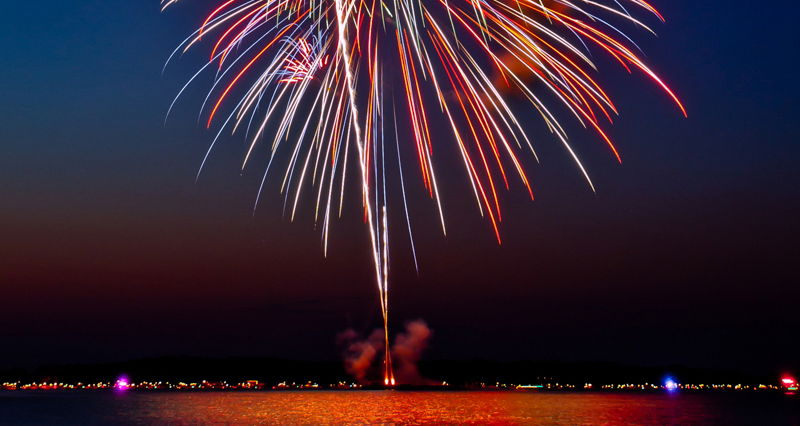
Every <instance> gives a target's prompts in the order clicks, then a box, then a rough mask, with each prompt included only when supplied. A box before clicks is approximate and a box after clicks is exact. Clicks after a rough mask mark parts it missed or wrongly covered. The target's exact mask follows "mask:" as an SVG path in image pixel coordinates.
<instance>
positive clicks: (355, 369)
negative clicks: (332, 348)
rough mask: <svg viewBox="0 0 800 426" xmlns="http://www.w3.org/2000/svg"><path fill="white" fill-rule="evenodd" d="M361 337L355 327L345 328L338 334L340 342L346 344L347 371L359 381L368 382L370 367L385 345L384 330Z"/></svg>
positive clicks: (345, 359)
mask: <svg viewBox="0 0 800 426" xmlns="http://www.w3.org/2000/svg"><path fill="white" fill-rule="evenodd" d="M359 338H360V336H359V335H358V333H356V331H355V330H353V329H348V330H345V331H344V332H342V333H340V334H339V335H338V336H337V340H338V341H339V344H342V345H344V346H345V352H344V368H345V371H347V373H348V374H350V375H352V376H353V377H354V378H355V379H356V380H357V381H358V382H359V383H368V382H369V373H370V367H371V366H372V363H373V361H375V358H376V357H377V356H378V354H379V353H380V349H381V347H382V346H383V331H382V330H375V331H373V332H372V334H370V336H369V337H368V338H367V339H365V340H359Z"/></svg>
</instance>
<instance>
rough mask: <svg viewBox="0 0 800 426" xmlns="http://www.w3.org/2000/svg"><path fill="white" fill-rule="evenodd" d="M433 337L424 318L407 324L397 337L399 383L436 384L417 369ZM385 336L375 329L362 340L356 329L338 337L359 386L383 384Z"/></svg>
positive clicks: (395, 351) (394, 357) (395, 359)
mask: <svg viewBox="0 0 800 426" xmlns="http://www.w3.org/2000/svg"><path fill="white" fill-rule="evenodd" d="M432 335H433V331H431V329H430V328H429V327H428V325H427V324H426V323H425V321H423V320H421V319H420V320H416V321H411V322H408V323H406V327H405V331H404V332H402V333H400V334H398V335H397V337H396V338H395V341H394V345H393V346H392V349H391V351H392V362H393V365H394V370H395V379H396V380H397V384H403V385H425V384H434V382H432V381H430V380H427V379H425V378H424V377H422V375H421V374H420V372H419V367H418V366H417V363H418V362H419V360H420V359H421V358H422V353H423V352H424V351H425V349H426V348H427V347H428V342H429V341H430V339H431V336H432ZM383 336H384V334H383V330H375V331H373V332H372V334H370V335H369V337H368V338H366V339H361V338H360V336H359V334H358V333H357V332H356V331H355V330H353V329H348V330H345V331H344V332H342V333H340V334H339V335H338V336H337V341H338V343H339V344H340V345H342V346H344V348H345V351H344V367H345V370H346V371H347V373H348V374H350V375H352V376H353V377H354V378H355V379H356V380H357V381H358V382H359V383H363V384H367V383H371V382H376V381H380V380H379V379H378V377H377V376H378V375H379V372H380V370H381V369H380V368H378V367H379V366H381V365H382V363H383V344H384V339H383ZM376 360H377V363H376Z"/></svg>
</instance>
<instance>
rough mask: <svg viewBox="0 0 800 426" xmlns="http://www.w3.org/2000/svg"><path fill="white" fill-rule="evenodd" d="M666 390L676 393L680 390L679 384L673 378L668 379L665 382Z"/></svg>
mask: <svg viewBox="0 0 800 426" xmlns="http://www.w3.org/2000/svg"><path fill="white" fill-rule="evenodd" d="M664 389H666V390H668V391H670V392H675V391H676V390H678V383H677V382H676V381H675V380H673V379H672V377H667V379H666V380H664Z"/></svg>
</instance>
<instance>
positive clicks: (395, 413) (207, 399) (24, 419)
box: [0, 391, 800, 425]
mask: <svg viewBox="0 0 800 426" xmlns="http://www.w3.org/2000/svg"><path fill="white" fill-rule="evenodd" d="M326 423H339V424H341V423H372V424H374V423H397V424H408V423H417V424H419V423H429V424H430V423H433V424H456V423H458V424H464V423H473V424H486V423H489V424H555V423H560V424H631V423H633V424H754V425H756V424H757V425H767V424H800V395H783V394H780V393H745V392H741V393H704V394H703V393H676V394H663V393H651V394H646V393H641V394H640V393H536V392H513V391H511V392H469V391H464V392H404V391H403V392H400V391H296V392H194V393H192V392H185V393H184V392H126V393H121V392H114V391H97V392H91V391H76V392H25V391H12V392H0V424H42V425H55V424H82V425H85V424H89V425H95V424H109V425H128V424H170V425H196V424H326Z"/></svg>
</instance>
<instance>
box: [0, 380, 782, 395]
mask: <svg viewBox="0 0 800 426" xmlns="http://www.w3.org/2000/svg"><path fill="white" fill-rule="evenodd" d="M438 386H440V387H442V388H448V387H450V384H449V383H447V382H442V383H441V384H439V385H438ZM362 388H364V386H363V385H360V384H358V383H354V382H346V381H340V382H337V383H332V384H325V385H321V384H319V383H317V382H314V381H308V382H301V383H297V382H289V381H284V382H280V383H278V384H276V385H272V386H269V385H267V384H266V383H263V382H260V381H258V380H246V381H243V382H233V383H231V382H227V381H221V382H212V381H207V380H203V381H200V382H176V383H172V382H164V381H159V382H152V381H142V382H133V381H131V380H129V379H128V378H127V377H125V376H122V377H119V378H118V379H117V380H116V381H113V382H96V383H81V382H78V383H64V382H41V383H39V382H33V383H24V384H23V383H21V382H5V383H1V384H0V390H98V389H113V390H116V391H128V390H178V391H180V390H189V391H191V390H216V391H220V390H269V389H271V390H293V389H294V390H302V389H306V390H314V389H329V390H330V389H341V390H347V389H362ZM467 388H469V389H482V390H564V391H570V390H584V391H590V390H600V391H666V392H677V391H706V390H719V391H725V390H731V391H753V390H755V391H758V390H771V391H777V390H782V391H786V392H789V393H794V392H796V391H797V390H798V382H797V380H796V379H795V378H794V377H791V376H783V377H782V378H781V379H780V382H779V384H756V385H753V384H742V383H738V384H725V383H680V382H679V381H678V380H677V379H676V378H674V377H666V378H665V379H664V380H663V382H662V383H618V384H602V385H598V386H595V385H593V384H592V383H588V382H587V383H583V384H580V385H576V384H568V383H559V382H547V383H541V384H514V383H500V382H496V383H491V384H487V383H480V384H477V385H474V386H467Z"/></svg>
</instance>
